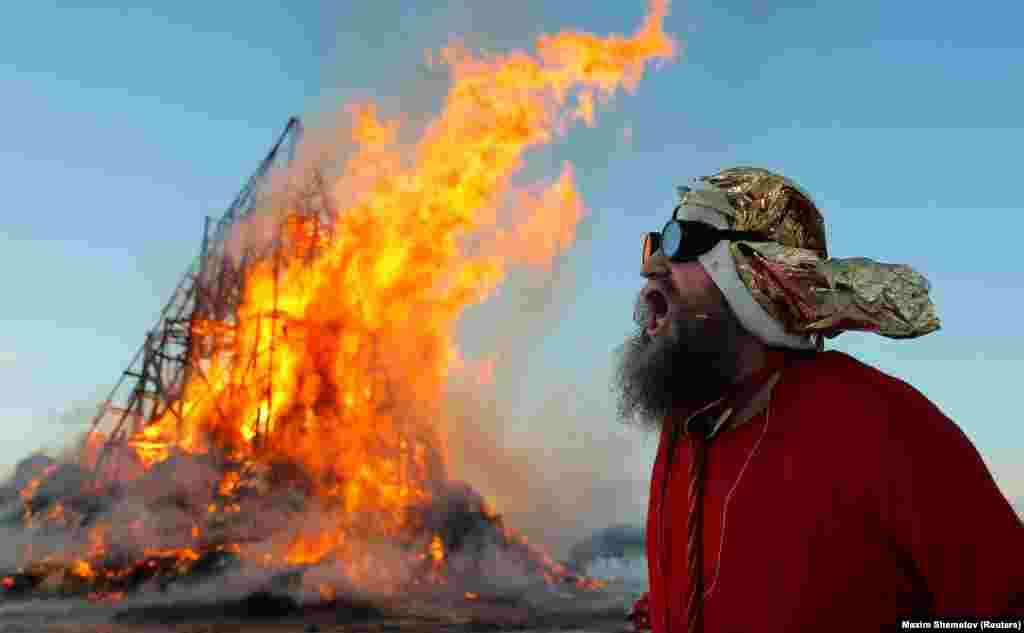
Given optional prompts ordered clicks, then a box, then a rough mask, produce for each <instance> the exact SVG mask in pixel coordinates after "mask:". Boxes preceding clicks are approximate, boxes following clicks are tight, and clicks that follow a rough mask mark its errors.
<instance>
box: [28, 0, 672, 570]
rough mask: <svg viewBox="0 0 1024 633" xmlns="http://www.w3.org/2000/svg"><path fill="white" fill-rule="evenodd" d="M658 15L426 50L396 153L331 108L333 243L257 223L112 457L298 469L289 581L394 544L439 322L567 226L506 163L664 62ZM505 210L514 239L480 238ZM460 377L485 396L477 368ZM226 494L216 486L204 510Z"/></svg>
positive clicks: (440, 350) (432, 445)
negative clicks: (441, 81)
mask: <svg viewBox="0 0 1024 633" xmlns="http://www.w3.org/2000/svg"><path fill="white" fill-rule="evenodd" d="M666 11H667V0H653V1H652V2H651V4H650V11H649V13H648V15H647V16H646V18H645V20H644V22H643V24H642V26H641V27H640V28H639V29H638V30H637V31H636V32H635V33H634V34H633V35H632V36H630V37H626V36H620V35H612V36H609V37H605V38H601V37H596V36H593V35H587V34H581V33H574V32H565V33H561V34H558V35H554V36H544V37H542V38H540V39H539V41H538V43H537V50H538V52H537V54H536V55H531V54H528V53H526V52H512V53H509V54H505V55H502V56H499V57H494V58H481V57H478V56H475V55H473V54H471V53H469V52H467V51H465V50H463V49H461V48H459V47H458V46H451V47H448V48H446V49H444V50H443V51H442V54H441V58H442V59H443V60H444V61H445V62H446V63H447V64H448V65H449V67H450V73H451V77H452V81H453V84H452V86H451V89H450V91H449V93H448V95H447V99H446V103H445V105H444V108H443V110H442V111H441V113H440V114H439V115H438V116H437V117H436V118H435V119H434V120H433V121H432V122H431V123H430V124H429V125H428V126H427V127H426V128H425V130H423V132H422V135H421V137H420V139H419V141H418V142H417V143H416V144H415V146H414V147H413V148H411V149H408V148H407V147H406V146H403V145H402V144H400V143H399V141H398V134H399V131H400V129H399V128H400V126H399V123H398V122H396V121H390V120H383V119H382V118H381V117H380V116H379V114H378V111H377V109H376V107H375V106H374V105H373V104H362V105H359V106H354V107H352V108H350V110H349V111H350V113H351V115H352V121H353V124H352V130H351V142H352V143H353V145H354V147H355V148H356V149H355V151H354V153H353V154H352V155H351V157H350V159H349V160H348V161H347V163H346V164H345V165H344V166H343V169H342V172H341V175H340V177H339V179H338V180H337V182H335V183H334V184H333V186H332V187H331V189H332V194H333V204H334V206H335V207H336V208H337V209H339V211H340V212H339V213H338V215H337V217H338V219H337V222H336V224H335V225H334V226H330V227H322V226H313V225H310V224H309V223H308V222H305V221H303V220H302V219H301V218H300V217H299V216H298V214H294V213H289V212H288V210H287V209H284V210H277V215H275V217H276V218H280V219H282V220H283V221H282V222H281V226H282V229H281V240H282V242H283V246H282V247H281V249H280V250H279V251H277V253H278V254H279V255H280V256H279V257H275V258H272V259H268V260H266V261H258V262H255V263H250V264H249V266H248V268H247V278H246V280H245V284H244V289H245V291H244V292H245V294H244V299H243V301H242V302H241V305H240V308H239V309H238V313H237V315H235V317H236V318H235V319H234V321H233V323H232V324H228V323H225V322H218V321H196V322H194V323H193V324H192V332H191V333H192V336H193V338H194V340H196V341H202V342H204V346H203V349H207V350H208V349H214V350H216V352H215V354H214V355H213V356H212V358H208V359H204V360H203V361H202V362H201V363H200V365H201V367H202V369H203V371H202V372H201V373H195V374H193V375H192V376H191V378H190V380H189V382H188V383H187V385H186V386H185V390H184V396H183V398H182V400H181V402H180V403H178V404H177V405H176V406H174V407H172V410H169V411H168V412H167V413H165V414H163V416H162V417H160V418H158V419H155V420H152V421H150V422H149V424H148V425H147V426H146V428H145V429H143V430H141V431H139V432H137V433H136V434H135V435H134V436H133V437H132V438H131V440H130V444H131V446H132V447H133V448H134V450H135V452H136V454H137V456H138V458H139V460H140V461H141V462H142V463H143V464H144V465H145V466H146V467H147V468H149V467H152V466H153V465H155V464H157V463H159V462H161V461H164V460H166V459H167V458H168V456H169V455H171V454H173V453H174V452H175V451H181V452H185V453H206V452H210V451H218V452H221V453H223V454H228V455H231V456H233V458H234V459H236V460H238V461H244V460H248V461H262V462H264V463H270V462H272V461H275V460H277V461H287V462H290V463H293V464H298V465H301V467H302V469H303V470H304V471H305V473H306V475H307V476H308V481H309V482H310V485H311V486H312V494H313V496H315V497H316V498H318V499H321V500H323V505H324V508H325V509H327V510H328V511H329V512H327V513H326V514H325V515H324V516H326V517H328V518H327V519H324V520H323V521H322V522H321V523H319V524H318V525H317V527H316V528H315V529H304V530H301V531H298V532H296V533H295V534H294V538H293V539H292V540H291V541H290V542H289V544H288V545H287V546H286V547H285V548H284V551H282V552H280V553H279V554H277V555H278V556H280V558H281V559H282V560H284V561H287V562H289V563H295V564H302V563H314V562H317V561H320V560H322V559H324V557H326V556H328V555H333V556H337V557H338V558H341V559H344V558H346V557H350V555H353V554H352V552H350V551H348V550H347V549H346V548H348V547H349V537H350V536H351V535H352V533H353V532H355V531H358V530H366V529H371V530H373V531H375V532H376V533H377V534H379V535H381V536H395V537H398V536H400V535H401V534H402V532H403V529H404V528H405V527H407V525H408V522H409V521H410V516H409V509H410V508H413V507H415V506H417V504H421V503H423V502H426V501H429V499H430V497H431V495H432V494H433V490H432V488H431V483H432V482H437V481H443V480H445V479H446V477H447V476H448V473H447V457H446V454H447V451H446V446H445V442H446V434H445V429H444V427H443V420H442V416H441V406H440V405H441V394H442V391H443V389H442V388H443V386H444V383H445V381H446V380H447V379H448V378H449V375H450V374H451V372H452V371H453V368H454V367H456V366H457V364H458V363H459V362H461V360H460V359H461V356H460V354H459V350H458V349H457V347H456V344H455V324H456V321H457V319H458V317H459V316H460V314H461V313H462V311H463V310H464V309H465V308H466V307H467V306H469V305H471V304H474V303H479V302H482V301H484V300H486V299H487V298H488V297H489V296H490V295H491V294H492V293H493V292H494V291H495V289H496V288H497V286H498V285H499V284H500V283H501V281H502V279H503V277H504V275H505V273H506V271H507V270H508V268H509V267H510V266H512V265H531V266H541V267H543V266H546V265H549V263H550V262H551V260H552V258H553V257H554V256H556V255H557V254H558V253H559V252H562V251H564V250H565V249H566V248H568V247H569V246H570V245H571V244H572V242H573V240H574V239H575V226H576V225H577V223H578V222H579V221H580V219H581V218H582V217H583V216H584V214H585V213H586V210H585V208H584V205H583V203H582V200H581V197H580V195H579V193H578V192H577V190H576V188H575V184H574V176H573V170H572V168H571V166H570V165H568V164H566V165H565V166H564V168H563V170H562V172H561V174H560V176H559V177H558V178H557V180H555V181H554V182H553V183H552V184H550V185H548V186H546V187H542V188H538V189H534V190H531V191H519V190H516V189H515V188H514V187H513V185H512V178H513V175H514V174H516V173H517V172H518V171H519V170H520V169H521V168H522V167H523V165H524V153H525V152H526V151H527V150H529V149H531V148H534V147H537V146H540V145H543V144H546V143H549V142H551V141H552V140H553V139H554V138H555V136H556V135H557V134H558V133H560V132H564V131H565V130H566V129H567V128H568V126H569V124H571V123H573V122H575V121H582V122H584V123H585V124H587V125H593V123H594V116H595V109H596V105H595V103H598V102H601V101H604V100H607V99H608V98H610V97H611V96H613V95H614V94H615V92H616V91H617V90H618V89H619V88H623V89H625V90H627V91H631V90H632V89H633V87H634V86H635V85H636V83H637V81H638V80H639V79H640V78H641V76H642V74H643V71H644V68H645V66H646V64H647V63H648V62H650V61H652V60H656V59H670V58H671V57H672V56H673V55H674V47H675V44H674V42H673V40H672V39H671V38H670V37H669V36H667V35H666V33H665V32H664V30H663V20H664V18H665V15H666ZM509 208H511V209H514V210H515V218H514V221H513V222H511V223H510V222H507V221H505V222H500V221H499V210H501V209H509ZM197 348H198V346H197ZM197 362H198V361H197ZM478 373H479V378H478V379H479V380H481V381H484V382H486V381H489V380H492V373H491V368H490V365H489V364H485V365H484V366H483V367H482V368H481V369H480V370H479V372H478ZM238 480H239V476H238V473H237V472H229V473H228V474H227V475H226V476H225V478H224V480H223V481H222V482H221V483H220V493H221V494H222V495H223V496H225V497H229V496H230V494H231V492H232V490H233V489H234V487H235V485H236V484H237V482H238ZM27 494H30V493H27ZM215 509H218V507H216V506H215V505H213V504H211V508H210V510H211V512H213V511H214V510H215ZM236 510H237V507H236ZM368 526H369V527H368ZM192 535H193V536H199V530H198V528H197V527H193V528H192ZM444 555H445V544H444V543H442V542H441V541H440V539H438V538H437V537H436V536H435V537H434V538H433V539H431V540H430V541H429V543H428V544H426V548H425V550H424V556H425V562H426V563H427V564H428V565H432V566H435V567H436V565H437V564H438V563H439V562H440V561H441V560H442V559H443V557H444ZM78 572H79V573H80V574H81V575H83V576H85V575H88V574H89V573H92V570H91V568H90V567H89V566H88V564H87V563H82V564H81V565H79V567H78Z"/></svg>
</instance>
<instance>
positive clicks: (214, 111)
mask: <svg viewBox="0 0 1024 633" xmlns="http://www.w3.org/2000/svg"><path fill="white" fill-rule="evenodd" d="M144 4H147V3H142V2H137V3H132V6H131V7H129V6H120V5H119V4H118V3H113V2H112V3H107V4H103V5H100V4H92V3H79V2H75V3H72V2H60V3H53V2H46V1H44V0H39V1H37V2H33V3H21V4H19V6H18V7H17V8H15V9H9V10H8V11H7V12H6V15H7V19H6V20H5V28H4V29H3V31H4V32H3V37H0V93H2V94H3V95H4V99H3V105H2V106H0V108H2V110H0V111H2V113H3V115H4V121H5V122H6V123H7V124H6V125H5V126H4V142H3V143H0V173H3V174H4V176H5V177H4V178H3V182H4V189H3V196H4V198H3V201H2V204H0V268H2V270H3V271H4V275H3V279H4V286H5V288H4V289H5V292H4V300H3V302H2V309H0V423H2V427H0V440H2V443H0V464H12V463H14V462H16V461H17V460H18V459H20V458H22V457H24V456H25V455H27V454H28V453H29V452H30V451H32V450H34V449H36V448H38V447H40V446H54V445H55V444H58V443H59V442H60V441H61V440H62V439H64V438H67V437H68V436H69V434H71V433H73V432H75V431H79V430H81V429H82V428H83V420H84V419H85V418H87V417H88V414H87V413H85V414H83V412H84V411H88V410H89V407H92V406H94V405H95V403H96V402H97V401H98V400H99V399H100V398H102V396H103V395H105V393H106V392H107V391H108V390H109V388H110V387H111V386H112V384H113V383H114V382H115V381H116V380H117V378H118V377H119V375H120V372H121V370H122V369H124V367H125V365H126V364H127V363H128V361H129V360H130V359H131V357H132V355H133V354H134V352H135V350H136V349H137V348H138V346H139V345H140V344H141V343H142V340H143V337H144V335H145V332H146V330H147V328H149V327H151V326H152V324H153V323H154V322H155V318H156V315H157V313H158V312H159V310H160V308H161V307H162V306H163V304H164V302H165V301H166V299H167V298H168V297H169V295H170V292H171V290H172V289H173V288H174V286H175V285H176V283H177V282H178V279H179V277H180V275H181V274H182V273H183V272H184V270H185V269H186V267H187V266H188V264H189V263H190V262H191V260H192V258H193V257H194V256H195V255H196V253H197V252H198V248H199V241H200V237H201V231H202V226H203V218H204V216H219V215H220V214H221V213H222V212H223V211H224V209H226V207H227V206H228V204H229V203H230V202H231V200H232V198H233V197H234V195H235V194H236V193H237V191H238V190H239V189H240V188H241V186H242V184H243V183H244V181H245V179H246V178H247V177H248V175H249V174H250V173H251V172H252V171H253V169H255V167H256V165H257V163H258V161H259V160H260V159H261V158H262V156H263V155H264V154H265V152H266V151H267V149H268V148H269V146H270V145H271V144H272V142H273V141H274V139H275V138H276V136H277V134H278V133H279V132H280V130H281V129H282V128H283V126H284V124H285V122H286V121H287V119H288V117H289V116H292V115H301V116H303V117H304V118H305V119H306V120H307V122H316V121H318V120H326V119H329V118H330V116H331V114H332V113H334V112H336V111H337V110H338V109H339V108H341V107H343V106H344V105H345V104H346V103H350V102H353V101H356V100H365V99H373V100H375V101H377V102H378V103H379V104H380V105H381V107H382V109H383V110H384V111H385V112H390V113H401V112H405V113H407V114H409V115H411V120H412V121H413V122H415V121H418V120H422V119H423V117H426V116H428V115H429V110H430V108H431V107H436V104H437V103H439V98H440V97H441V96H443V94H444V90H445V88H446V83H445V79H444V77H443V76H439V75H438V74H437V73H435V72H432V71H431V70H430V69H428V68H426V67H425V65H424V63H423V59H424V51H425V50H426V49H428V48H429V49H437V48H439V47H441V46H443V45H444V44H446V43H447V42H448V41H449V40H450V39H451V38H453V37H460V38H462V39H463V40H464V41H466V42H467V43H469V44H470V45H472V46H476V47H481V48H484V49H486V50H492V51H499V52H500V51H507V50H510V49H512V48H527V49H529V48H530V46H531V42H532V40H533V38H535V37H536V35H538V34H540V33H545V32H556V31H558V30H561V29H567V28H571V29H578V30H583V31H589V32H594V33H596V34H601V35H603V34H607V33H610V32H627V33H628V32H631V31H632V30H633V29H634V28H635V27H636V26H637V25H638V24H639V22H640V20H641V18H642V16H643V14H644V11H645V6H644V3H643V2H641V1H639V0H628V1H627V0H621V1H619V2H614V3H613V2H608V3H597V2H578V1H571V2H559V3H553V2H542V1H540V0H520V1H519V2H517V3H508V2H494V1H491V0H475V1H474V0H464V1H463V2H433V1H422V2H421V1H417V2H415V3H413V2H398V1H396V0H377V1H375V2H372V3H367V2H358V3H355V2H353V3H337V2H332V3H314V2H308V3H275V2H269V1H268V2H262V3H254V4H252V3H251V4H250V5H249V6H247V7H246V9H245V10H244V11H240V10H238V9H235V8H233V7H231V6H229V3H208V2H198V1H190V0H183V1H181V2H176V3H165V2H161V3H148V4H149V5H150V6H145V7H144V6H142V5H144ZM289 4H294V5H296V6H288V5H289ZM513 5H514V6H513ZM1022 19H1024V5H1021V4H1020V3H1011V2H1001V1H995V0H980V1H978V2H973V3H971V4H970V5H965V4H962V3H930V2H929V3H926V2H923V1H919V0H911V1H908V2H898V3H897V2H883V1H880V0H865V1H863V2H857V3H850V2H844V1H841V0H832V1H827V2H814V1H812V0H781V1H779V2H770V1H767V0H745V1H744V0H726V1H722V0H717V1H715V0H694V1H691V2H680V1H678V0H677V1H676V2H674V3H673V5H672V8H671V15H670V16H669V18H668V21H667V27H666V28H667V30H668V31H669V32H670V33H671V34H672V35H673V36H674V37H675V38H676V39H677V40H678V41H679V42H680V43H681V44H682V53H681V55H679V58H678V60H677V61H675V62H674V63H671V64H661V65H659V66H658V67H656V68H654V69H650V70H649V71H648V72H647V74H646V75H645V77H644V79H643V81H642V82H640V84H639V86H638V88H637V90H636V92H635V94H631V95H620V96H619V97H618V98H616V99H615V100H614V102H613V103H611V104H609V105H607V106H605V107H599V108H598V111H597V125H596V126H595V127H594V128H585V127H581V128H577V129H573V130H572V131H571V132H570V133H569V134H568V135H567V136H566V137H565V138H564V139H561V140H559V141H558V142H557V143H556V144H555V146H554V147H552V148H550V149H548V150H544V151H540V152H537V155H536V156H535V157H534V158H535V161H534V163H532V164H533V169H535V170H536V171H537V173H541V174H543V173H547V172H552V171H553V166H556V165H557V164H559V163H560V161H562V160H569V161H571V162H572V164H573V165H574V167H575V169H576V176H577V185H578V189H579V191H580V192H581V194H582V196H583V199H584V203H585V204H586V206H587V208H588V210H589V215H588V218H587V220H586V227H585V228H586V230H585V231H581V239H580V240H579V241H578V242H577V244H576V246H575V247H574V248H573V249H572V250H571V251H570V252H569V253H568V254H567V258H566V259H567V262H568V265H567V267H566V271H565V274H566V275H568V278H567V281H566V282H565V283H564V284H562V286H560V287H561V288H563V290H564V294H563V296H560V297H559V302H558V303H559V305H558V309H557V310H555V311H554V312H553V313H552V314H551V315H549V316H550V318H547V319H545V322H544V327H543V328H542V329H541V330H540V331H537V332H536V333H535V334H534V336H532V338H531V342H532V347H530V349H528V350H526V356H527V358H528V362H527V363H526V365H524V366H522V367H520V369H523V367H526V368H527V370H525V371H520V372H519V373H518V374H517V375H516V376H514V377H510V376H504V377H502V376H501V375H499V376H498V379H499V380H508V381H515V389H518V391H519V393H520V394H521V396H522V398H521V399H522V401H523V402H524V403H527V404H526V405H524V406H529V405H535V406H536V407H537V408H538V409H543V408H544V407H549V406H551V402H552V401H559V399H561V400H565V399H566V398H568V399H570V400H573V401H574V402H575V401H580V402H585V403H586V406H587V407H588V409H587V410H588V411H590V412H591V413H589V414H588V415H587V416H586V420H585V424H586V426H585V427H584V428H580V427H579V425H576V426H574V425H573V421H572V420H571V419H570V420H567V421H566V422H565V424H563V426H561V427H559V429H557V430H554V431H552V430H550V429H547V430H545V431H544V432H541V431H540V430H538V429H536V428H534V429H531V428H529V423H528V422H524V423H523V424H524V425H525V426H524V427H522V428H519V429H510V430H509V433H510V434H511V435H513V436H514V435H515V434H516V433H517V432H520V431H521V435H522V437H523V438H532V439H525V440H523V442H522V446H520V448H521V449H523V450H527V449H530V448H533V449H538V450H537V451H536V452H535V453H534V454H535V455H537V456H538V457H537V459H542V458H543V459H551V460H556V461H557V460H558V459H559V457H558V455H557V454H553V453H552V451H550V450H548V451H541V450H539V449H542V448H544V447H543V446H533V447H530V446H528V445H529V443H530V442H531V441H533V442H537V443H541V444H544V443H546V440H547V439H550V438H551V435H550V434H551V433H562V434H563V437H560V438H558V439H557V441H554V440H553V441H551V442H550V446H568V445H569V443H575V444H573V446H574V447H575V448H574V450H576V452H577V454H585V452H586V449H587V446H588V445H589V443H592V442H602V443H604V445H608V444H609V443H612V444H614V445H615V446H621V451H620V456H621V459H622V462H621V464H608V465H607V466H608V468H609V470H610V471H616V470H618V471H621V472H625V473H628V477H627V480H628V481H629V482H631V483H630V485H635V492H636V494H635V497H634V498H633V500H632V502H631V503H630V504H626V505H624V506H623V509H622V511H621V514H622V520H624V521H628V522H637V520H638V519H637V512H639V511H642V508H643V499H644V498H645V496H646V493H647V490H646V483H645V481H646V480H645V478H646V476H647V475H648V473H649V468H650V464H651V460H652V458H653V451H654V442H653V439H652V438H651V437H649V436H646V437H645V436H642V435H641V434H640V433H639V432H637V431H631V430H626V429H623V428H622V427H621V425H620V424H619V423H618V422H616V421H615V420H614V415H613V410H614V404H613V400H612V396H611V395H610V394H609V390H608V381H609V373H610V370H611V363H612V353H613V350H614V348H615V347H616V346H617V345H619V344H621V342H622V341H623V339H624V337H625V336H626V335H627V334H629V333H630V332H631V331H632V327H633V326H632V323H631V319H630V316H631V310H632V305H633V301H634V298H635V296H636V293H637V291H638V289H639V288H640V285H641V281H642V280H641V278H640V276H639V270H638V262H639V256H638V250H639V245H640V239H641V234H642V233H643V232H645V231H648V230H656V229H657V228H659V227H661V226H662V225H663V224H664V222H665V220H666V219H667V217H668V214H669V212H670V210H671V207H672V204H673V199H674V195H675V194H674V191H675V187H676V186H677V185H680V184H686V183H687V182H688V181H690V180H691V179H692V178H694V177H698V176H702V175H708V174H711V173H714V172H716V171H718V170H719V169H721V168H723V167H726V166H732V165H740V164H747V165H757V166H762V167H766V168H769V169H772V170H774V171H777V172H779V173H782V174H784V175H786V176H788V177H790V178H792V179H794V180H795V181H796V182H798V183H799V184H800V185H801V186H802V187H803V188H804V189H806V190H807V191H808V192H809V193H810V194H811V195H812V197H813V198H814V199H815V201H816V202H817V204H818V206H819V208H820V209H821V210H822V212H823V214H824V217H825V221H826V229H827V235H828V246H829V251H830V254H831V255H832V256H833V257H869V258H872V259H875V260H877V261H883V262H886V263H901V264H908V265H910V266H912V267H913V268H914V269H915V270H917V271H919V272H921V273H922V274H923V275H925V277H927V278H928V279H929V281H930V282H931V283H932V284H933V291H932V298H933V301H934V302H935V304H936V306H937V311H938V315H939V317H940V319H941V321H942V329H941V330H940V331H939V332H937V333H933V334H930V335H928V336H926V337H923V338H920V339H915V340H909V341H894V340H889V339H885V338H882V337H879V336H877V335H872V334H864V333H847V334H843V335H842V336H840V337H839V338H836V339H832V340H830V341H828V342H827V348H829V349H838V350H842V351H844V352H847V353H849V354H852V355H853V356H855V357H856V358H858V359H860V360H862V361H864V362H866V363H868V364H870V365H873V366H875V367H878V368H879V369H881V370H882V371H884V372H886V373H889V374H891V375H894V376H897V377H899V378H901V379H903V380H905V381H906V382H908V383H910V384H911V385H913V386H914V387H916V388H917V389H918V390H920V391H921V392H922V393H924V394H925V395H926V396H928V397H929V398H930V399H931V400H932V401H933V402H935V403H936V404H937V405H938V406H939V408H940V409H941V410H942V411H943V412H944V413H946V415H948V416H949V417H950V418H952V419H953V420H954V421H955V422H956V423H957V424H959V425H960V427H961V428H962V429H963V430H964V432H965V433H966V434H967V436H968V437H969V438H970V439H971V441H972V442H973V443H974V444H975V446H976V447H977V448H978V450H979V452H980V453H981V455H982V456H983V458H984V459H985V462H986V464H987V465H988V466H989V468H990V470H991V471H992V473H993V475H994V477H995V478H996V481H997V482H998V484H999V485H1000V487H1001V489H1002V490H1003V492H1004V494H1006V496H1007V497H1008V498H1009V499H1011V501H1013V502H1014V503H1016V504H1017V505H1018V507H1024V459H1022V455H1024V427H1022V426H1021V424H1020V423H1019V417H1020V416H1019V413H1018V412H1019V411H1020V404H1019V401H1018V399H1017V397H1016V396H1017V395H1018V394H1017V393H1016V388H1017V385H1018V376H1019V375H1020V374H1021V370H1022V369H1024V366H1022V359H1024V334H1022V333H1021V332H1020V330H1019V328H1018V327H1017V326H1018V319H1019V315H1020V314H1021V313H1022V312H1024V302H1022V300H1021V299H1020V296H1021V290H1022V289H1024V281H1022V279H1021V274H1020V273H1021V271H1022V266H1021V265H1020V264H1019V263H1018V261H1019V260H1017V255H1018V251H1019V249H1020V246H1019V242H1018V240H1019V239H1020V236H1021V235H1024V216H1022V214H1021V209H1020V202H1019V196H1018V195H1016V194H1015V193H1013V188H1014V187H1015V183H1016V182H1017V181H1018V180H1019V172H1018V171H1017V168H1018V165H1019V163H1020V159H1019V148H1020V147H1022V146H1024V128H1022V124H1021V120H1020V114H1019V112H1020V107H1019V103H1020V101H1021V96H1022V95H1021V94H1020V89H1019V85H1020V81H1019V78H1020V73H1021V70H1022V69H1024V49H1022V45H1021V44H1020V39H1019V34H1018V32H1017V25H1019V24H1020V23H1021V22H1022ZM548 175H549V176H554V175H556V174H555V173H550V174H548ZM595 412H596V413H595ZM528 418H529V416H525V418H524V419H528ZM537 419H540V418H537ZM841 433H842V431H841V430H839V429H837V435H836V438H837V443H836V446H834V447H830V448H829V447H825V448H826V450H842V447H841V443H840V438H841ZM550 446H548V448H550ZM540 455H543V456H544V457H540ZM612 475H614V472H610V476H612ZM617 476H619V477H620V479H621V474H620V475H617ZM594 485H595V486H596V485H599V483H598V482H595V483H594Z"/></svg>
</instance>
